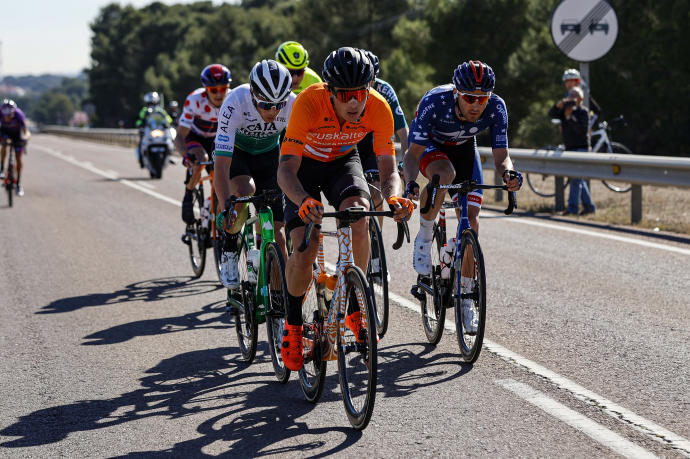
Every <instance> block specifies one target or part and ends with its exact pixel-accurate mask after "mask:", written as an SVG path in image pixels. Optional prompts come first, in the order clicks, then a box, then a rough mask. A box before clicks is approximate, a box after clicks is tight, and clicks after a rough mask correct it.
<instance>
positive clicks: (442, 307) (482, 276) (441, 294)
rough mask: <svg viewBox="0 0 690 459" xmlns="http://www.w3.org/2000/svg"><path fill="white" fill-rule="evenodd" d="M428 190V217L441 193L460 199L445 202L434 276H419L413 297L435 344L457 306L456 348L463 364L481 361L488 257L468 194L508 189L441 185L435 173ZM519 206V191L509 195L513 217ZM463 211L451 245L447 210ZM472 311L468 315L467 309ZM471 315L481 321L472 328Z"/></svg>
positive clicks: (434, 248)
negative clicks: (449, 311)
mask: <svg viewBox="0 0 690 459" xmlns="http://www.w3.org/2000/svg"><path fill="white" fill-rule="evenodd" d="M426 187H427V196H429V198H428V199H427V202H426V203H425V205H424V207H423V208H422V209H421V211H420V213H422V214H424V213H426V212H427V211H428V210H429V208H430V207H431V204H432V203H433V202H434V201H435V200H436V193H437V190H439V189H445V190H456V192H457V193H458V195H459V196H458V199H457V201H452V202H444V203H443V208H441V210H440V212H439V219H438V221H437V222H435V223H434V228H433V239H432V241H433V244H432V249H431V259H432V269H431V276H422V275H418V276H417V283H416V284H414V285H413V286H412V289H411V293H412V295H413V296H414V297H415V298H417V300H419V302H420V305H421V309H422V324H423V326H424V333H425V334H426V337H427V339H428V340H429V342H430V343H432V344H437V343H438V342H439V341H440V340H441V336H442V335H443V327H444V324H445V321H446V309H448V308H453V307H454V308H455V327H456V331H457V339H458V345H459V346H460V353H461V355H462V358H463V360H465V361H466V362H469V363H474V362H475V361H476V360H477V358H478V357H479V352H480V351H481V348H482V342H483V340H484V327H485V323H486V273H485V269H484V256H483V255H482V250H481V247H480V246H479V239H478V236H477V233H476V232H475V231H474V230H473V229H472V228H471V227H470V222H469V219H468V216H467V194H468V193H470V192H471V191H473V190H478V189H482V190H492V189H502V190H507V189H508V187H507V186H506V185H483V184H481V185H480V184H477V183H476V182H474V181H471V180H467V181H464V182H462V183H459V184H455V185H439V176H438V175H434V176H433V177H432V179H431V182H429V184H428V185H427V186H426ZM516 205H517V202H516V197H515V192H509V193H508V208H507V209H506V210H505V214H506V215H510V214H511V213H512V212H513V209H515V207H516ZM448 208H452V209H456V208H461V218H460V221H459V222H458V229H457V233H456V237H455V238H454V239H452V240H451V241H447V235H446V217H445V210H444V209H448ZM461 276H462V277H469V278H471V279H472V281H471V286H470V287H466V288H463V287H462V284H461ZM470 309H471V311H472V312H473V313H472V314H468V312H469V310H470ZM472 317H475V318H477V323H476V330H475V324H471V323H470V321H471V319H472Z"/></svg>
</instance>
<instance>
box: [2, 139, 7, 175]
mask: <svg viewBox="0 0 690 459" xmlns="http://www.w3.org/2000/svg"><path fill="white" fill-rule="evenodd" d="M6 140H7V136H6V135H5V133H4V132H0V144H1V145H2V146H1V147H0V172H2V171H4V170H5V156H7V145H6V144H5V141H6Z"/></svg>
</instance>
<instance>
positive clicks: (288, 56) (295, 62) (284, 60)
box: [276, 41, 309, 70]
mask: <svg viewBox="0 0 690 459" xmlns="http://www.w3.org/2000/svg"><path fill="white" fill-rule="evenodd" d="M276 60H277V61H278V62H280V63H281V64H283V65H284V66H285V67H287V68H289V69H291V70H301V69H303V68H305V67H306V66H307V65H309V53H308V52H307V50H306V49H304V46H302V45H301V44H299V43H297V42H296V41H286V42H285V43H283V44H282V45H280V46H279V47H278V50H277V51H276Z"/></svg>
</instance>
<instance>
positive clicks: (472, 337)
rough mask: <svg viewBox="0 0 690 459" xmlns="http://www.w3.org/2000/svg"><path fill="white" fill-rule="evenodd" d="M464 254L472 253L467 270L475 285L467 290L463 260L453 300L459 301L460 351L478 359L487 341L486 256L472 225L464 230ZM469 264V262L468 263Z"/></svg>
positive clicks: (470, 359) (469, 358)
mask: <svg viewBox="0 0 690 459" xmlns="http://www.w3.org/2000/svg"><path fill="white" fill-rule="evenodd" d="M461 238H462V239H461V243H460V244H461V245H460V258H459V259H458V260H465V258H466V257H471V258H470V260H472V261H473V263H471V266H472V268H471V271H472V273H471V274H470V273H465V275H466V277H471V278H472V282H471V283H472V285H471V287H468V288H467V290H466V291H463V289H462V287H461V283H460V277H461V276H462V271H463V270H462V269H461V268H460V266H462V263H460V266H457V267H456V271H455V272H456V274H455V275H454V279H453V295H452V297H451V298H452V301H453V302H454V303H455V327H456V331H457V337H458V345H459V346H460V353H461V354H462V358H463V360H464V361H465V362H469V363H474V362H475V361H476V360H477V358H478V357H479V352H480V351H481V350H482V342H483V341H484V324H485V322H486V274H485V271H484V256H483V255H482V249H481V247H480V246H479V241H478V239H477V233H475V232H474V230H473V229H471V228H468V229H466V230H464V231H463V232H462V236H461ZM466 266H467V265H465V267H466Z"/></svg>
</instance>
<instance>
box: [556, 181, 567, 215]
mask: <svg viewBox="0 0 690 459" xmlns="http://www.w3.org/2000/svg"><path fill="white" fill-rule="evenodd" d="M554 181H555V182H556V203H555V204H556V209H555V210H556V212H561V211H563V210H565V199H564V196H565V180H564V179H563V177H561V176H560V175H558V176H556V177H554Z"/></svg>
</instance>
